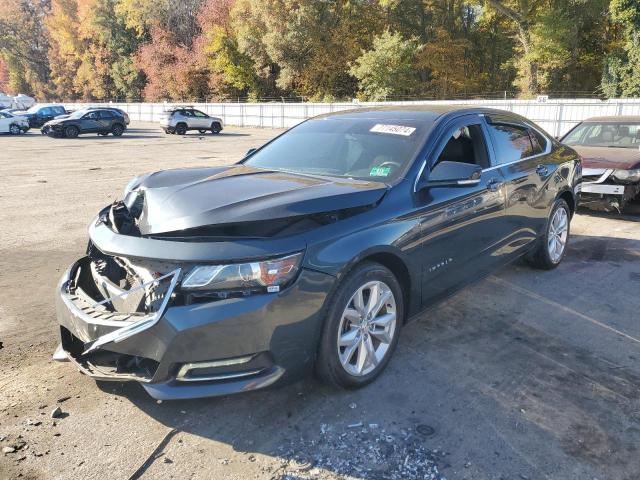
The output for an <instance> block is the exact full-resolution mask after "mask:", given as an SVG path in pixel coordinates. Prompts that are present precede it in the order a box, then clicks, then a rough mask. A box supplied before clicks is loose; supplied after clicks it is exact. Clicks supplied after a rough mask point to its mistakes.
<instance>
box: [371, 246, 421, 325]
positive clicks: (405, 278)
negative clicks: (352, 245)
mask: <svg viewBox="0 0 640 480" xmlns="http://www.w3.org/2000/svg"><path fill="white" fill-rule="evenodd" d="M362 261H363V262H364V261H370V262H376V263H379V264H381V265H383V266H385V267H387V268H388V269H389V270H391V273H393V274H394V275H395V277H396V278H397V279H398V282H400V286H401V287H402V296H403V300H404V318H403V320H402V321H403V323H404V322H405V321H406V320H407V318H408V314H407V313H408V312H409V309H410V304H409V302H410V300H411V298H410V292H411V276H410V275H409V269H408V268H407V266H406V265H405V263H404V262H403V261H402V260H401V259H400V257H398V256H397V255H394V254H393V253H386V252H380V253H374V254H373V255H370V256H368V257H366V258H363V259H362Z"/></svg>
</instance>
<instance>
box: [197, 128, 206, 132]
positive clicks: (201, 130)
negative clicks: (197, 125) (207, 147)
mask: <svg viewBox="0 0 640 480" xmlns="http://www.w3.org/2000/svg"><path fill="white" fill-rule="evenodd" d="M198 132H200V133H207V131H206V130H205V129H204V128H201V129H200V130H198Z"/></svg>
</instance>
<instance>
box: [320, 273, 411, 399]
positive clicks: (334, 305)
mask: <svg viewBox="0 0 640 480" xmlns="http://www.w3.org/2000/svg"><path fill="white" fill-rule="evenodd" d="M375 285H377V286H378V290H377V291H378V293H379V294H385V295H389V296H388V298H387V301H386V302H385V303H384V304H383V305H382V306H381V308H380V309H379V310H378V312H377V313H376V314H374V315H373V317H369V318H370V320H369V321H368V322H367V324H365V325H362V324H361V323H359V322H360V320H361V319H362V316H361V315H359V314H358V315H356V309H357V308H358V305H357V303H356V298H357V296H358V292H363V295H362V298H363V302H362V304H363V306H364V308H362V309H361V310H364V311H366V309H367V308H368V307H369V302H368V300H369V298H370V295H371V294H372V292H374V291H376V290H375V287H374V286H375ZM367 288H368V290H367ZM367 291H368V295H367ZM378 298H381V297H380V296H379V295H378ZM327 305H329V308H328V311H327V317H326V319H325V322H324V326H323V329H322V335H321V338H320V346H319V350H318V358H317V361H316V373H317V374H318V376H319V377H320V379H321V380H323V381H324V382H325V383H328V384H330V385H333V386H336V387H341V388H360V387H363V386H365V385H367V384H369V383H371V382H372V381H374V380H375V379H376V378H377V377H378V376H379V375H380V374H381V373H382V372H383V371H384V369H385V367H386V366H387V364H388V363H389V360H390V358H391V356H392V355H393V352H394V350H395V348H396V345H397V343H398V337H399V336H400V329H401V327H402V319H403V318H404V299H403V296H402V289H401V287H400V283H399V282H398V280H397V279H396V277H395V276H394V275H393V273H391V271H389V270H388V269H387V268H385V267H384V266H382V265H380V264H378V263H373V262H364V263H361V264H359V265H357V266H356V267H355V268H354V269H353V270H352V271H351V272H349V274H347V276H346V277H345V278H344V280H343V281H342V282H341V283H340V285H339V287H338V288H337V289H336V291H335V292H334V293H333V294H332V296H331V298H329V299H328V300H327ZM347 310H349V313H350V315H345V313H347ZM374 310H375V308H374ZM394 314H395V316H394V317H389V315H394ZM364 318H365V320H366V319H367V318H368V317H367V316H366V315H365V317H364ZM392 318H393V320H391V319H392ZM383 320H384V321H383ZM383 325H385V326H384V327H383ZM367 327H368V328H367ZM372 328H373V329H372ZM374 332H377V333H374ZM339 335H340V337H341V338H342V339H343V341H348V342H351V343H350V344H348V345H342V346H339V345H338V336H339ZM385 338H386V341H383V339H385ZM367 343H368V344H369V347H370V348H369V349H368V348H366V345H367ZM382 347H384V348H382ZM371 348H372V349H373V350H371ZM362 349H363V352H361V350H362ZM369 352H372V353H373V355H372V353H369ZM364 354H366V355H365V360H364V361H361V358H362V357H361V355H364ZM374 358H375V361H372V359H374Z"/></svg>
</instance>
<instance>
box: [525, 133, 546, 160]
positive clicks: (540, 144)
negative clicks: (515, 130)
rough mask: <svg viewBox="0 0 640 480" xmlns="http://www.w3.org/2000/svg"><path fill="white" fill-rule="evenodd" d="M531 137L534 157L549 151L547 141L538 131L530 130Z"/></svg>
mask: <svg viewBox="0 0 640 480" xmlns="http://www.w3.org/2000/svg"><path fill="white" fill-rule="evenodd" d="M529 135H531V144H532V145H533V155H538V154H540V153H544V151H545V150H546V149H547V139H546V138H544V137H543V136H542V134H540V133H539V132H538V131H537V130H534V129H532V128H530V129H529Z"/></svg>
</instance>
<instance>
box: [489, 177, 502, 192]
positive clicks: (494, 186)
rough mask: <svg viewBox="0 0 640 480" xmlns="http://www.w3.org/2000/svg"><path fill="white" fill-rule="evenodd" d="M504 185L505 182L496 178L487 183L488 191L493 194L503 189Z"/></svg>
mask: <svg viewBox="0 0 640 480" xmlns="http://www.w3.org/2000/svg"><path fill="white" fill-rule="evenodd" d="M502 185H504V182H501V181H499V180H496V179H495V178H494V179H493V180H489V183H487V190H489V191H491V192H497V191H498V189H499V188H500V187H502Z"/></svg>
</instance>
